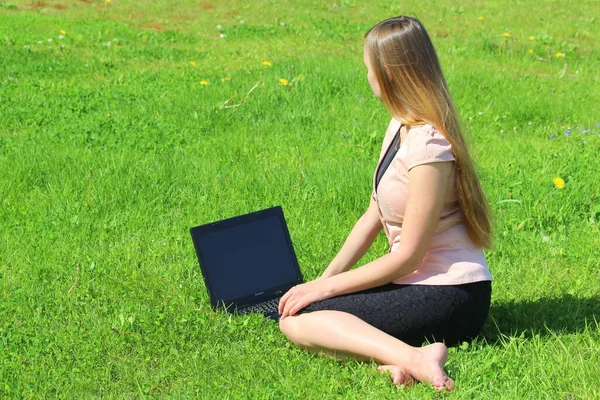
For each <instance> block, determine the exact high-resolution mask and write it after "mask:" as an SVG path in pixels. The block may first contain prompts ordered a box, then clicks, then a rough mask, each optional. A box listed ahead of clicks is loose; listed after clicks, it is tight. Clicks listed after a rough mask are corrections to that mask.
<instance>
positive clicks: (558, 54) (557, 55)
mask: <svg viewBox="0 0 600 400" xmlns="http://www.w3.org/2000/svg"><path fill="white" fill-rule="evenodd" d="M555 56H556V57H564V56H565V53H561V52H560V51H559V52H558V53H556V54H555Z"/></svg>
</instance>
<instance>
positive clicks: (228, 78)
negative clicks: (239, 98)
mask: <svg viewBox="0 0 600 400" xmlns="http://www.w3.org/2000/svg"><path fill="white" fill-rule="evenodd" d="M230 80H231V77H230V76H226V77H225V78H221V82H227V81H230Z"/></svg>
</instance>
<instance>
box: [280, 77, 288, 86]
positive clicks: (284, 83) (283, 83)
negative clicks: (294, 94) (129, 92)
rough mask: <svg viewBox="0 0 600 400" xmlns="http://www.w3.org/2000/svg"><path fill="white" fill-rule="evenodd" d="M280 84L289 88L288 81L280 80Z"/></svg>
mask: <svg viewBox="0 0 600 400" xmlns="http://www.w3.org/2000/svg"><path fill="white" fill-rule="evenodd" d="M279 83H281V84H282V85H283V86H287V85H288V83H289V82H288V81H287V79H283V78H279Z"/></svg>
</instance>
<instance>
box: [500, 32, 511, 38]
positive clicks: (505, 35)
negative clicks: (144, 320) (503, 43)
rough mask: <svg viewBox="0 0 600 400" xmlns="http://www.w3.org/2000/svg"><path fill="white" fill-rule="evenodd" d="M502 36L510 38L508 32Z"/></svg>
mask: <svg viewBox="0 0 600 400" xmlns="http://www.w3.org/2000/svg"><path fill="white" fill-rule="evenodd" d="M502 35H504V37H510V33H508V32H504V33H503V34H502Z"/></svg>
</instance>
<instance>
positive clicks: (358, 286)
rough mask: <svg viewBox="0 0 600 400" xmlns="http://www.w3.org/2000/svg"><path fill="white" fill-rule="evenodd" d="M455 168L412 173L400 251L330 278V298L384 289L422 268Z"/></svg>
mask: <svg viewBox="0 0 600 400" xmlns="http://www.w3.org/2000/svg"><path fill="white" fill-rule="evenodd" d="M453 164H454V163H453V162H451V161H450V162H436V163H430V164H423V165H419V166H416V167H414V168H412V169H411V170H410V171H409V173H408V175H409V183H408V197H407V204H406V211H405V213H404V220H403V222H402V236H401V239H400V244H399V248H398V251H395V252H392V253H388V254H386V255H385V256H383V257H380V258H378V259H377V260H375V261H373V262H370V263H368V264H366V265H363V266H362V267H360V268H357V269H355V270H352V271H348V272H345V273H343V274H339V275H337V276H333V277H331V278H328V279H327V280H326V282H324V283H325V287H326V289H325V290H326V291H327V292H328V295H329V296H331V297H332V296H339V295H342V294H346V293H352V292H357V291H360V290H365V289H369V288H372V287H376V286H381V285H384V284H386V283H389V282H391V281H393V280H394V279H397V278H399V277H401V276H404V275H408V274H410V273H411V272H413V271H415V270H416V269H417V268H418V267H419V264H420V263H421V261H422V260H423V257H425V253H426V251H427V248H428V247H429V244H430V243H431V239H432V238H433V235H434V234H435V230H436V227H437V223H438V220H439V218H440V215H441V212H442V208H443V206H444V199H445V197H446V190H447V187H448V180H449V177H450V175H451V174H452V169H453V167H454V165H453Z"/></svg>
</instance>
